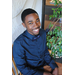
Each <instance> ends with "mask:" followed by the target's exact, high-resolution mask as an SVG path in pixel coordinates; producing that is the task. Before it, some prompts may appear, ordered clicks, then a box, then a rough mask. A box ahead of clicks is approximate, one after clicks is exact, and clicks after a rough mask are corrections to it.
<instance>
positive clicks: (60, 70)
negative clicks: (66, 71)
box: [56, 62, 62, 75]
mask: <svg viewBox="0 0 75 75" xmlns="http://www.w3.org/2000/svg"><path fill="white" fill-rule="evenodd" d="M56 64H57V65H58V67H59V75H62V64H61V63H58V62H56Z"/></svg>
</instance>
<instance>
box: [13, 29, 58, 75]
mask: <svg viewBox="0 0 75 75" xmlns="http://www.w3.org/2000/svg"><path fill="white" fill-rule="evenodd" d="M39 35H40V37H39V38H37V39H36V40H32V39H33V38H35V37H36V36H33V35H31V34H30V33H28V31H27V30H26V31H24V32H23V33H22V34H21V35H20V36H19V37H18V38H17V39H16V40H15V41H14V44H13V57H14V60H15V63H16V66H17V68H18V69H19V70H20V71H21V73H22V74H23V75H43V72H44V69H43V66H44V65H45V64H46V65H49V66H50V67H51V68H52V69H54V68H55V67H58V66H57V65H56V63H55V62H54V60H53V59H52V58H51V57H50V54H49V52H48V48H47V46H46V32H45V31H44V30H43V29H40V32H39Z"/></svg>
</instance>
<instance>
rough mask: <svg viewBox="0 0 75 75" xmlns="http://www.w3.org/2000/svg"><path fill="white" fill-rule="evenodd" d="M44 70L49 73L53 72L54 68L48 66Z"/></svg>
mask: <svg viewBox="0 0 75 75" xmlns="http://www.w3.org/2000/svg"><path fill="white" fill-rule="evenodd" d="M43 68H44V70H45V71H47V72H51V71H52V68H51V67H50V66H48V65H45V66H43Z"/></svg>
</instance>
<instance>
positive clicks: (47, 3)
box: [46, 0, 62, 6]
mask: <svg viewBox="0 0 75 75" xmlns="http://www.w3.org/2000/svg"><path fill="white" fill-rule="evenodd" d="M59 1H61V2H62V0H59ZM50 2H52V0H46V5H49V6H54V4H50Z"/></svg>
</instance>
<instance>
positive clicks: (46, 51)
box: [44, 46, 58, 70]
mask: <svg viewBox="0 0 75 75" xmlns="http://www.w3.org/2000/svg"><path fill="white" fill-rule="evenodd" d="M44 59H45V62H46V63H47V64H48V65H49V66H50V67H51V68H52V70H54V69H55V68H56V67H58V66H57V64H56V63H55V62H54V60H53V59H52V58H51V57H50V54H49V51H48V48H47V46H46V48H45V57H44Z"/></svg>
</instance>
